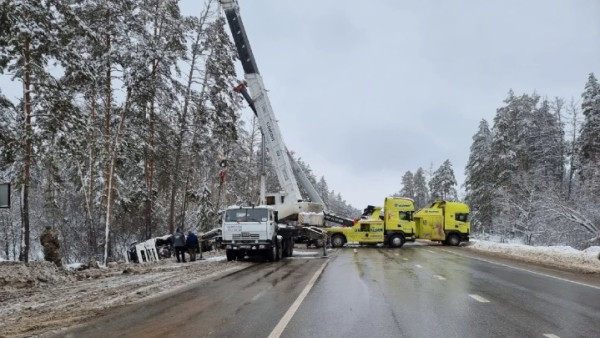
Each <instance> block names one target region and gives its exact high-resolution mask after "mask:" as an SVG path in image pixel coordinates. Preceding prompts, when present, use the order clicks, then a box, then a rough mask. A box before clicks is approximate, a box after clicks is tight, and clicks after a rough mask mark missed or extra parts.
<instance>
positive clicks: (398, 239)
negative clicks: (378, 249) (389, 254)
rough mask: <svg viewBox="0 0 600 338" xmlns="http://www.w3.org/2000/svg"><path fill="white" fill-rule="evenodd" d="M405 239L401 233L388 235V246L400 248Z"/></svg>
mask: <svg viewBox="0 0 600 338" xmlns="http://www.w3.org/2000/svg"><path fill="white" fill-rule="evenodd" d="M405 242H406V239H405V238H404V236H402V235H401V234H394V235H392V236H391V237H390V247H392V248H401V247H402V246H403V245H404V243H405Z"/></svg>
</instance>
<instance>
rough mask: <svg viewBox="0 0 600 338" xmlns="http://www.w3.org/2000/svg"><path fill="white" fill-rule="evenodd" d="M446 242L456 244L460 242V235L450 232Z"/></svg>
mask: <svg viewBox="0 0 600 338" xmlns="http://www.w3.org/2000/svg"><path fill="white" fill-rule="evenodd" d="M446 244H448V245H452V246H457V245H459V244H460V237H459V236H458V235H457V234H450V235H448V237H447V238H446Z"/></svg>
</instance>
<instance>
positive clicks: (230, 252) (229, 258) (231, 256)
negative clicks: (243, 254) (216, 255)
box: [225, 250, 237, 262]
mask: <svg viewBox="0 0 600 338" xmlns="http://www.w3.org/2000/svg"><path fill="white" fill-rule="evenodd" d="M225 254H226V255H227V261H228V262H231V261H232V260H234V259H235V258H236V256H237V255H236V254H235V253H234V252H233V250H225Z"/></svg>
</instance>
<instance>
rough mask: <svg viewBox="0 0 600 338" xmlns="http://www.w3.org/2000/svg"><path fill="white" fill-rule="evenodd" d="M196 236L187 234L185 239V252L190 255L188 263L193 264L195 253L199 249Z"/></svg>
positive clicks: (190, 233)
mask: <svg viewBox="0 0 600 338" xmlns="http://www.w3.org/2000/svg"><path fill="white" fill-rule="evenodd" d="M199 244H200V243H199V242H198V236H196V234H195V233H193V232H191V231H190V232H188V235H187V239H186V240H185V246H186V247H187V252H188V254H189V255H190V261H191V262H193V261H195V260H196V253H197V252H198V249H199Z"/></svg>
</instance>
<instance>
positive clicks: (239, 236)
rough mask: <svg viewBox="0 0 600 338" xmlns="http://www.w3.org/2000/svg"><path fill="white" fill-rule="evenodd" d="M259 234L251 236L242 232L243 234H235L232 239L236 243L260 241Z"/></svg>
mask: <svg viewBox="0 0 600 338" xmlns="http://www.w3.org/2000/svg"><path fill="white" fill-rule="evenodd" d="M259 237H260V235H259V234H251V233H248V232H242V233H241V234H233V235H232V239H233V240H234V241H253V240H257V239H259Z"/></svg>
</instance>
